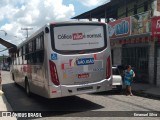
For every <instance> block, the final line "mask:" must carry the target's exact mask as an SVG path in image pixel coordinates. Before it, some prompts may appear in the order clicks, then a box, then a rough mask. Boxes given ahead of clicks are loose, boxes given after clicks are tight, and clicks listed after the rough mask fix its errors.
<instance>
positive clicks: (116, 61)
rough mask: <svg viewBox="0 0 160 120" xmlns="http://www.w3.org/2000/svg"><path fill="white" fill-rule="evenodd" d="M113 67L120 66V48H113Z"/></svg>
mask: <svg viewBox="0 0 160 120" xmlns="http://www.w3.org/2000/svg"><path fill="white" fill-rule="evenodd" d="M113 58H114V59H113V65H121V59H122V46H118V47H115V48H113Z"/></svg>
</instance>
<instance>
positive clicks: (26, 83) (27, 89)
mask: <svg viewBox="0 0 160 120" xmlns="http://www.w3.org/2000/svg"><path fill="white" fill-rule="evenodd" d="M25 92H26V94H27V96H28V97H31V92H30V87H29V83H28V80H27V79H26V80H25Z"/></svg>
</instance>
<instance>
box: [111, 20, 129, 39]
mask: <svg viewBox="0 0 160 120" xmlns="http://www.w3.org/2000/svg"><path fill="white" fill-rule="evenodd" d="M108 29H109V37H110V38H117V37H123V36H128V35H130V17H126V18H123V19H120V20H116V21H113V22H110V23H109V24H108Z"/></svg>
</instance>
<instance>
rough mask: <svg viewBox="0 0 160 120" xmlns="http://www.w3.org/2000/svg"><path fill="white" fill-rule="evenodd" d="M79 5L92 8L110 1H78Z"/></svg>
mask: <svg viewBox="0 0 160 120" xmlns="http://www.w3.org/2000/svg"><path fill="white" fill-rule="evenodd" d="M78 1H79V2H80V3H81V4H83V5H84V6H87V7H94V6H98V5H102V4H104V3H107V2H109V1H110V0H78Z"/></svg>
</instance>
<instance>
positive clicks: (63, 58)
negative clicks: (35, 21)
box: [10, 22, 112, 98]
mask: <svg viewBox="0 0 160 120" xmlns="http://www.w3.org/2000/svg"><path fill="white" fill-rule="evenodd" d="M107 29H108V27H107V24H106V23H100V22H57V23H49V24H46V25H45V26H43V27H42V28H40V29H39V30H38V31H37V32H35V33H34V34H33V35H31V36H30V37H29V38H28V39H26V40H25V41H23V42H22V43H21V44H20V45H18V46H17V52H15V53H14V55H13V58H12V60H13V62H12V66H11V68H10V69H11V70H10V72H11V77H12V79H13V81H15V83H17V84H18V85H20V86H22V87H24V89H25V91H26V93H27V95H30V94H31V93H34V94H38V95H40V96H42V97H45V98H58V97H65V96H72V95H78V94H82V93H94V92H101V91H107V90H111V84H112V71H111V67H112V66H111V50H110V49H111V48H110V41H109V35H108V30H107Z"/></svg>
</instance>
